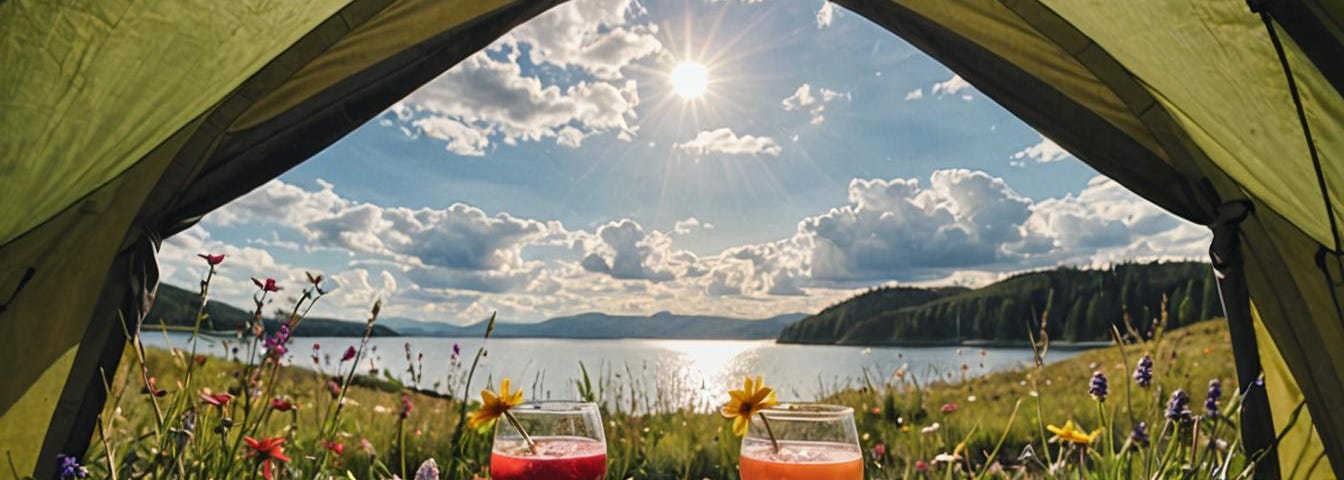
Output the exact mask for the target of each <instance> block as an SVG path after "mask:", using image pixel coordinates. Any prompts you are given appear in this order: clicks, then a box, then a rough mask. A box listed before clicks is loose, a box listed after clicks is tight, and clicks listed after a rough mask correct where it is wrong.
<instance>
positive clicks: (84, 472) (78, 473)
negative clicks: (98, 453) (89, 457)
mask: <svg viewBox="0 0 1344 480" xmlns="http://www.w3.org/2000/svg"><path fill="white" fill-rule="evenodd" d="M56 462H57V463H59V465H58V466H57V467H56V471H57V472H58V473H60V476H61V480H70V479H72V478H84V477H87V476H89V469H87V468H84V466H83V465H80V464H79V459H78V458H75V457H72V456H69V455H66V454H60V455H57V456H56Z"/></svg>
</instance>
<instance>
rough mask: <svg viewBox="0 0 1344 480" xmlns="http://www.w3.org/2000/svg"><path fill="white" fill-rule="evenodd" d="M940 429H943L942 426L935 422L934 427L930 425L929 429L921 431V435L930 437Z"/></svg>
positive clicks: (925, 428)
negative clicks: (929, 435)
mask: <svg viewBox="0 0 1344 480" xmlns="http://www.w3.org/2000/svg"><path fill="white" fill-rule="evenodd" d="M940 428H943V426H942V424H939V423H938V422H933V425H929V426H927V427H924V428H921V429H919V433H920V434H922V435H928V434H931V433H934V432H937V431H938V429H940Z"/></svg>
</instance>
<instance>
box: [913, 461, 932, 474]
mask: <svg viewBox="0 0 1344 480" xmlns="http://www.w3.org/2000/svg"><path fill="white" fill-rule="evenodd" d="M915 471H917V472H927V471H929V462H926V461H923V460H917V461H915Z"/></svg>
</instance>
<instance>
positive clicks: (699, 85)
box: [671, 62, 709, 100]
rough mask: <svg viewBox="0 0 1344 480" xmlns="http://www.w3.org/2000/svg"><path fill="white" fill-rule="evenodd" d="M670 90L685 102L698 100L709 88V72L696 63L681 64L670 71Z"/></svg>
mask: <svg viewBox="0 0 1344 480" xmlns="http://www.w3.org/2000/svg"><path fill="white" fill-rule="evenodd" d="M671 79H672V90H673V91H675V92H677V96H679V97H681V98H684V99H686V100H692V99H696V98H700V96H701V95H704V94H705V88H706V87H708V86H709V70H708V69H706V68H705V66H704V65H702V64H699V63H696V62H681V63H679V64H677V66H676V67H674V68H673V69H672V74H671Z"/></svg>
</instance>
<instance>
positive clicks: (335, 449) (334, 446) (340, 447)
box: [322, 440, 368, 455]
mask: <svg viewBox="0 0 1344 480" xmlns="http://www.w3.org/2000/svg"><path fill="white" fill-rule="evenodd" d="M365 441H366V442H367V441H368V440H365ZM322 446H323V447H324V448H326V449H327V450H331V451H332V453H335V454H336V455H344V454H345V445H344V444H341V443H337V442H333V441H331V440H323V441H322Z"/></svg>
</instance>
